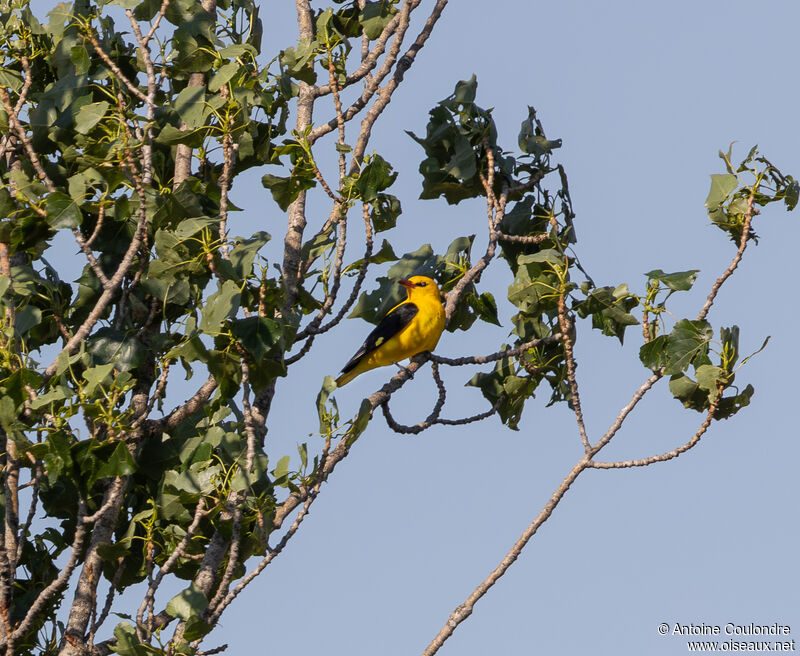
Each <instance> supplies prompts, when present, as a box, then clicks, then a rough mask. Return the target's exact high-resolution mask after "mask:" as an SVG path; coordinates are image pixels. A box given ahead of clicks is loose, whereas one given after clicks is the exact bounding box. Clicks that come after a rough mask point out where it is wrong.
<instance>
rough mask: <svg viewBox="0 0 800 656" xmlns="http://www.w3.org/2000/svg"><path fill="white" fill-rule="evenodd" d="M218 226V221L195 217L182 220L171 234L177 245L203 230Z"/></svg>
mask: <svg viewBox="0 0 800 656" xmlns="http://www.w3.org/2000/svg"><path fill="white" fill-rule="evenodd" d="M217 225H219V219H218V218H216V217H211V216H197V217H192V218H189V219H184V220H183V221H181V222H180V224H179V225H178V227H177V228H175V230H172V231H171V232H172V234H173V235H174V236H175V240H176V242H177V243H181V242H183V241H186V240H187V239H189V237H192V236H193V235H196V234H197V233H198V232H200V231H201V230H203V229H205V228H212V227H216V226H217Z"/></svg>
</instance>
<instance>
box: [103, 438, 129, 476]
mask: <svg viewBox="0 0 800 656" xmlns="http://www.w3.org/2000/svg"><path fill="white" fill-rule="evenodd" d="M136 470H137V467H136V462H135V461H134V459H133V457H132V456H131V453H130V451H128V447H127V446H125V444H124V443H123V442H120V443H119V444H117V448H116V449H114V452H113V453H112V454H111V457H110V458H109V459H108V460H106V461H104V462H103V464H101V465H100V468H99V469H98V470H97V473H96V475H95V478H97V479H100V478H109V477H111V476H130V475H131V474H134V473H136Z"/></svg>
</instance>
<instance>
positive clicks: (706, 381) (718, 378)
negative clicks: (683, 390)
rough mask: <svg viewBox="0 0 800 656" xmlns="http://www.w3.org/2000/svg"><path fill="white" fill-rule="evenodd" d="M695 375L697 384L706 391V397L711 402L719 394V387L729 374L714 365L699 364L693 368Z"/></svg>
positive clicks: (726, 380) (725, 381)
mask: <svg viewBox="0 0 800 656" xmlns="http://www.w3.org/2000/svg"><path fill="white" fill-rule="evenodd" d="M695 377H696V378H697V386H698V387H699V388H700V389H702V390H705V391H706V392H707V393H708V399H709V401H711V402H712V403H713V402H714V401H716V400H717V396H718V395H719V387H720V386H723V387H724V386H725V384H726V383H727V382H728V379H729V378H730V374H728V373H727V372H726V371H724V370H723V369H720V368H719V367H715V366H714V365H710V364H701V365H700V366H699V367H697V369H696V370H695Z"/></svg>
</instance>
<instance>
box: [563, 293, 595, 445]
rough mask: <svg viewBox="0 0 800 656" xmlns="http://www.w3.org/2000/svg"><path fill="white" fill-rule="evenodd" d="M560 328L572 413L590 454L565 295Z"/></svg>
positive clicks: (582, 440)
mask: <svg viewBox="0 0 800 656" xmlns="http://www.w3.org/2000/svg"><path fill="white" fill-rule="evenodd" d="M558 326H559V328H561V341H562V342H563V343H564V359H565V360H566V365H567V382H568V383H569V391H570V395H571V397H572V398H570V404H571V405H572V411H573V412H574V413H575V420H576V421H577V422H578V432H580V434H581V442H582V443H583V450H584V451H585V452H586V453H588V452H589V449H591V446H590V445H589V436H588V435H587V434H586V424H584V421H583V410H582V409H581V397H580V394H579V392H578V379H577V378H576V376H575V369H576V368H577V367H576V365H575V353H574V351H573V350H572V338H571V337H570V335H569V333H570V329H571V328H572V322H571V321H570V319H569V317H568V316H567V306H566V302H565V301H564V293H563V292H562V293H561V294H559V296H558Z"/></svg>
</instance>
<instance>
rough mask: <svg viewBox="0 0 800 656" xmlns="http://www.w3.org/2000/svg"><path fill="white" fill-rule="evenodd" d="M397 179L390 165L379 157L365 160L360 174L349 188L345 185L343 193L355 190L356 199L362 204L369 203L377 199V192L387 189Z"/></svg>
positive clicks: (373, 156) (375, 156)
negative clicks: (365, 162)
mask: <svg viewBox="0 0 800 656" xmlns="http://www.w3.org/2000/svg"><path fill="white" fill-rule="evenodd" d="M396 178H397V172H396V171H395V172H394V173H393V172H392V165H391V164H389V162H387V161H386V160H385V159H383V157H381V156H380V155H377V154H375V155H372V157H369V158H367V164H366V166H364V167H363V168H362V169H361V173H360V174H359V175H358V177H356V178H355V179H354V181H353V182H352V184H351V185H350V186H347V185H346V189H345V193H347V192H348V191H349V190H352V189H355V190H356V191H357V192H358V197H359V198H360V199H361V200H362V201H364V202H367V203H368V202H371V201H374V200H376V199H377V198H378V192H380V191H384V190H385V189H387V188H389V187H390V186H391V185H392V184H393V183H394V181H395V179H396Z"/></svg>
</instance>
